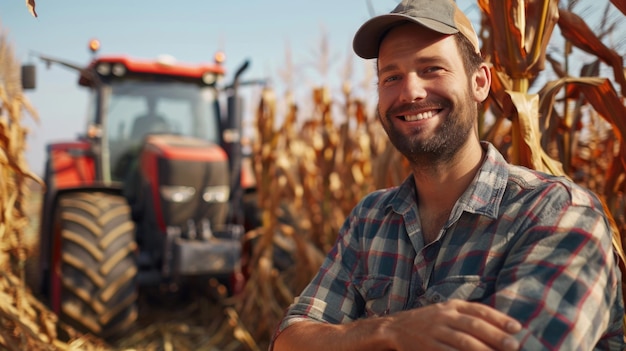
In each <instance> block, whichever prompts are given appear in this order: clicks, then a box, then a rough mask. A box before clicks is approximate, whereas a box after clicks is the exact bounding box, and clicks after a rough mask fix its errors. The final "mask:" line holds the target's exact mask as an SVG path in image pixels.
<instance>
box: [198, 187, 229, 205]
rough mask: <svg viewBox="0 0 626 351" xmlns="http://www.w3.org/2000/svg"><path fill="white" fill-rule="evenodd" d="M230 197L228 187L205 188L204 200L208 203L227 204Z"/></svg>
mask: <svg viewBox="0 0 626 351" xmlns="http://www.w3.org/2000/svg"><path fill="white" fill-rule="evenodd" d="M229 197H230V189H229V188H228V185H221V186H210V187H206V188H204V193H203V194H202V198H203V199H204V201H206V202H226V201H228V198H229Z"/></svg>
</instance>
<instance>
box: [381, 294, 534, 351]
mask: <svg viewBox="0 0 626 351" xmlns="http://www.w3.org/2000/svg"><path fill="white" fill-rule="evenodd" d="M383 318H384V319H386V320H385V321H384V322H383V323H382V325H381V328H382V329H383V330H382V331H381V332H382V333H384V334H387V335H388V336H389V337H390V338H391V339H392V343H393V344H394V347H393V350H395V351H405V350H415V349H420V350H464V351H465V350H467V351H474V350H476V351H479V350H500V351H513V350H518V349H519V342H518V341H517V340H516V339H515V338H514V337H513V336H512V334H515V333H517V332H519V331H520V330H521V329H522V326H521V324H520V323H519V322H517V321H516V320H515V319H513V318H511V317H509V316H507V315H505V314H504V313H502V312H500V311H498V310H496V309H494V308H492V307H489V306H487V305H484V304H480V303H475V302H467V301H462V300H450V301H447V302H442V303H438V304H434V305H429V306H426V307H420V308H416V309H412V310H408V311H402V312H398V313H395V314H392V315H389V316H387V317H383Z"/></svg>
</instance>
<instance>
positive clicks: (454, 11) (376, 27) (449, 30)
mask: <svg viewBox="0 0 626 351" xmlns="http://www.w3.org/2000/svg"><path fill="white" fill-rule="evenodd" d="M402 22H412V23H417V24H420V25H422V26H424V27H426V28H428V29H431V30H434V31H435V32H439V33H441V34H455V33H459V32H460V33H461V34H463V36H465V37H466V38H467V39H469V41H470V42H471V43H472V44H473V45H474V49H475V50H476V52H477V53H480V45H479V44H478V36H477V35H476V32H475V31H474V28H473V27H472V22H470V20H469V18H467V16H465V14H464V13H463V11H461V10H460V9H459V8H458V6H457V5H456V2H454V1H453V0H402V2H401V3H400V4H398V6H396V8H395V9H393V11H391V12H390V13H388V14H384V15H380V16H376V17H373V18H371V19H369V20H368V21H367V22H365V23H363V25H362V26H361V28H359V30H358V31H357V32H356V34H355V35H354V40H353V42H352V47H353V49H354V52H355V53H356V54H357V55H359V56H361V57H362V58H364V59H371V58H376V57H378V46H379V45H380V42H381V40H382V39H383V37H384V36H385V34H387V32H388V31H389V30H390V29H391V28H392V27H394V26H396V25H398V24H400V23H402Z"/></svg>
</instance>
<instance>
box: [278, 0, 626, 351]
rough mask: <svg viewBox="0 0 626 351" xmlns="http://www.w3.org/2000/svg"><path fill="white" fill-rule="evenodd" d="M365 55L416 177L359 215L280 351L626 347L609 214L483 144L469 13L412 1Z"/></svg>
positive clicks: (358, 43) (577, 190)
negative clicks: (373, 67)
mask: <svg viewBox="0 0 626 351" xmlns="http://www.w3.org/2000/svg"><path fill="white" fill-rule="evenodd" d="M354 50H355V52H356V53H357V55H359V56H361V57H362V58H365V59H377V72H378V96H379V101H378V116H379V120H380V122H381V124H382V125H383V127H384V129H385V131H386V132H387V135H388V136H389V139H390V141H391V142H392V143H393V145H394V146H395V147H396V148H397V149H398V150H399V151H400V152H401V153H402V154H403V155H404V156H405V157H406V158H407V159H408V160H409V161H410V163H411V170H412V174H411V175H410V176H409V177H408V178H407V179H406V180H405V181H404V182H403V183H402V184H401V185H399V186H398V187H394V188H390V189H384V190H379V191H376V192H374V193H371V194H369V195H367V196H366V197H365V198H364V199H362V200H361V201H360V202H359V203H358V204H357V205H356V207H355V208H354V209H353V211H352V213H351V214H350V216H349V217H348V218H347V219H346V221H345V223H344V225H343V227H342V228H341V230H340V232H339V236H338V239H337V241H336V243H335V245H334V247H333V249H332V250H331V251H330V252H329V254H328V256H327V258H326V260H325V261H324V263H323V265H322V267H321V268H320V271H319V272H318V274H317V275H316V276H315V277H314V279H313V280H312V281H311V283H310V284H309V285H308V286H307V287H306V288H305V289H304V291H302V293H301V294H300V296H299V297H298V298H296V300H295V301H294V303H293V304H292V305H291V306H290V307H289V309H288V311H287V313H286V315H285V318H284V320H283V322H282V323H281V324H280V326H279V327H278V330H277V332H276V335H275V337H274V340H273V345H272V347H273V348H274V350H276V351H284V350H324V349H330V350H518V349H522V350H592V349H597V350H622V349H623V348H624V341H623V338H624V334H623V322H622V318H623V316H624V309H623V302H622V295H621V288H620V281H621V280H620V279H621V277H620V273H619V269H618V266H617V262H616V256H615V253H614V252H613V249H612V244H611V232H610V229H609V224H608V221H607V218H606V216H605V214H604V212H603V208H602V205H601V203H600V202H599V201H598V199H597V198H596V196H595V195H593V194H592V193H590V192H589V191H587V190H585V189H583V188H581V187H579V186H577V185H575V184H573V183H571V182H569V181H568V180H566V179H565V178H562V177H554V176H551V175H548V174H543V173H539V172H536V171H533V170H529V169H526V168H522V167H518V166H514V165H510V164H508V163H507V162H506V161H505V159H504V158H503V156H502V155H501V154H500V153H499V152H498V151H497V150H496V149H495V148H494V147H493V146H492V145H491V144H489V143H487V142H484V141H483V142H481V141H480V140H479V137H478V132H477V116H478V107H479V104H480V103H482V102H483V101H484V100H485V99H486V98H487V96H488V93H489V89H490V84H491V74H490V70H489V68H488V66H487V65H486V64H485V63H484V62H483V60H482V57H481V55H480V49H479V44H478V39H477V36H476V33H475V32H474V30H473V29H472V26H471V23H470V21H469V20H468V19H467V17H466V16H465V15H464V14H463V13H462V12H461V11H460V10H459V9H458V7H457V6H456V4H455V3H454V2H452V1H449V0H405V1H402V3H400V4H399V5H398V6H397V7H396V8H395V9H394V10H393V11H392V12H391V13H390V14H386V15H381V16H378V17H374V18H372V19H371V20H369V21H367V22H366V23H364V24H363V26H362V27H361V28H360V29H359V31H358V32H357V33H356V35H355V38H354Z"/></svg>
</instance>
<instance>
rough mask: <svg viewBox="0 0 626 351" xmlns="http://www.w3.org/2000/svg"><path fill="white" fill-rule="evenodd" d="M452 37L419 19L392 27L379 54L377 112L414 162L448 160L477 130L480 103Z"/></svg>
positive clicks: (399, 147)
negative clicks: (478, 105)
mask: <svg viewBox="0 0 626 351" xmlns="http://www.w3.org/2000/svg"><path fill="white" fill-rule="evenodd" d="M472 86H473V85H472V82H471V80H470V79H469V78H468V75H467V74H466V72H465V69H464V65H463V61H462V58H461V56H460V54H459V50H458V48H457V43H456V39H455V38H454V36H443V35H441V34H438V33H435V32H432V31H428V30H424V29H423V28H422V27H420V26H419V25H417V24H405V25H401V26H398V27H396V28H394V29H392V30H391V31H390V32H389V33H388V34H387V36H386V37H385V39H383V41H382V43H381V45H380V49H379V57H378V95H379V101H378V114H379V118H380V121H381V123H382V125H383V127H384V129H385V131H386V132H387V134H388V136H389V139H390V140H391V142H392V143H393V144H394V146H395V147H396V148H397V149H398V150H399V151H400V152H401V153H402V154H404V155H405V156H406V157H407V158H408V159H409V160H410V161H412V162H414V163H422V162H425V161H427V162H446V161H448V160H450V159H451V158H452V157H453V156H454V155H455V154H456V152H457V151H458V150H459V149H460V148H461V147H462V146H463V145H464V144H465V143H466V141H467V140H468V137H470V136H472V135H475V133H474V132H473V128H474V125H475V119H476V116H477V102H478V101H481V100H479V99H480V97H479V96H476V94H474V92H473V89H472Z"/></svg>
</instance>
